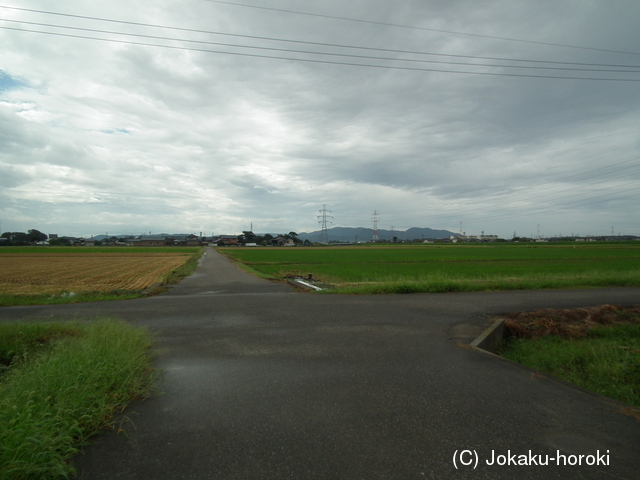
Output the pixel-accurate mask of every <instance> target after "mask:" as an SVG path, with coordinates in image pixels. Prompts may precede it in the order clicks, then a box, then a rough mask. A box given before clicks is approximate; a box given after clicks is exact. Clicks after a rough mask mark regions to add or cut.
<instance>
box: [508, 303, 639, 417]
mask: <svg viewBox="0 0 640 480" xmlns="http://www.w3.org/2000/svg"><path fill="white" fill-rule="evenodd" d="M506 317H507V318H506V320H505V336H506V342H505V345H504V346H503V348H502V349H501V350H500V352H499V353H500V355H502V356H503V357H505V358H508V359H510V360H513V361H515V362H518V363H521V364H523V365H526V366H527V367H529V368H533V369H535V370H538V371H540V372H543V373H547V374H550V375H553V376H555V377H557V378H560V379H562V380H565V381H567V382H570V383H573V384H575V385H578V386H580V387H583V388H586V389H589V390H592V391H594V392H597V393H600V394H602V395H606V396H608V397H611V398H613V399H615V400H619V401H621V402H625V403H627V404H629V405H632V406H634V407H636V408H640V307H626V308H625V307H619V306H613V305H604V306H602V307H597V308H584V309H569V310H551V309H546V310H539V311H536V312H530V313H518V314H511V315H507V316H506Z"/></svg>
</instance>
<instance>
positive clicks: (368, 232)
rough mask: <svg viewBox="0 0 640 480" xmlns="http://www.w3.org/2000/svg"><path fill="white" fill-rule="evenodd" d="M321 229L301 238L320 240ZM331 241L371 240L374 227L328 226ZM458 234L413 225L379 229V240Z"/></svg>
mask: <svg viewBox="0 0 640 480" xmlns="http://www.w3.org/2000/svg"><path fill="white" fill-rule="evenodd" d="M321 233H322V232H321V231H320V230H318V231H316V232H302V233H299V234H298V238H299V239H301V240H309V241H310V242H319V241H320V234H321ZM327 233H328V234H329V241H330V242H334V241H335V242H351V243H355V242H356V241H358V242H370V241H371V239H372V238H373V229H372V228H362V227H355V228H354V227H334V228H328V229H327ZM452 235H453V236H458V235H460V234H459V233H453V232H450V231H449V230H433V229H431V228H419V227H412V228H409V229H408V230H383V229H378V239H379V240H392V239H393V237H397V238H398V240H415V239H425V240H426V239H441V238H449V237H451V236H452Z"/></svg>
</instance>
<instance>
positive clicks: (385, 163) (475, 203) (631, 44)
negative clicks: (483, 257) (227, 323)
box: [0, 0, 640, 236]
mask: <svg viewBox="0 0 640 480" xmlns="http://www.w3.org/2000/svg"><path fill="white" fill-rule="evenodd" d="M256 5H257V6H267V7H274V8H279V9H284V10H300V9H302V8H303V7H302V6H301V5H300V4H299V3H298V2H292V1H288V0H278V1H276V2H275V3H269V4H266V3H262V2H258V3H256ZM23 7H24V8H33V9H42V10H49V9H51V8H52V7H50V6H49V5H48V4H47V3H46V2H42V1H37V0H31V1H29V2H27V4H26V5H24V6H23ZM304 8H305V9H306V11H307V12H308V13H311V14H318V15H328V16H334V17H344V18H356V19H361V20H366V21H369V22H378V23H363V22H353V21H347V20H340V19H330V18H326V17H323V16H314V15H295V14H293V13H284V12H281V11H280V12H276V11H270V10H264V9H253V8H247V7H239V6H231V5H226V4H216V3H214V2H195V3H193V4H190V8H188V9H185V8H184V5H183V3H182V2H177V1H173V0H163V1H159V2H156V3H155V4H154V5H153V6H148V5H143V4H131V3H123V2H119V1H118V2H111V3H109V4H93V3H87V2H84V1H80V0H75V1H70V2H67V3H65V5H64V7H60V8H56V9H55V11H59V12H63V13H71V14H75V15H85V16H92V17H102V18H111V19H120V20H125V21H129V22H140V23H145V24H155V25H172V26H178V27H182V28H188V29H192V30H207V31H218V32H226V33H231V34H239V35H250V36H254V37H271V38H281V39H292V40H302V41H305V42H316V43H321V44H324V45H310V44H307V45H296V44H293V43H287V42H275V41H270V40H264V39H262V40H259V39H255V38H254V39H250V38H241V37H237V36H236V37H233V36H222V35H209V34H204V33H197V32H185V31H171V30H167V29H158V28H155V27H152V26H146V27H143V26H134V25H117V24H114V23H104V22H97V21H94V20H87V19H84V20H82V19H78V18H64V17H53V16H48V15H43V14H35V13H27V12H21V11H17V10H7V11H5V12H3V14H4V15H5V18H11V19H15V20H22V21H25V22H27V21H30V22H47V23H56V24H58V25H67V26H75V27H82V28H95V29H104V30H118V31H121V32H126V33H136V34H144V35H154V36H163V37H173V38H182V39H186V38H189V39H192V40H198V41H210V42H220V43H228V44H243V45H255V46H260V47H265V48H266V47H269V48H270V47H275V48H281V49H292V48H294V49H300V50H306V51H316V52H327V53H349V54H352V55H359V56H361V57H362V56H372V57H391V58H395V59H397V60H382V59H372V58H369V59H366V58H356V57H342V58H341V57H335V56H334V57H322V56H319V55H312V54H304V53H291V52H278V51H269V50H256V49H253V50H247V49H240V48H237V47H232V46H223V45H204V44H195V43H185V42H181V41H176V40H168V39H167V40H159V39H156V40H152V39H143V38H133V37H125V36H114V35H109V34H90V33H88V32H84V33H81V32H78V31H76V32H70V31H64V30H60V29H54V28H52V27H50V28H48V30H49V31H54V30H55V31H58V32H60V33H74V34H82V35H93V36H95V37H100V38H110V39H113V40H119V41H123V40H124V41H138V42H143V43H156V44H162V45H167V46H173V47H186V48H195V49H209V50H215V51H217V52H219V53H206V52H202V51H193V50H186V49H167V48H159V47H148V46H139V45H138V46H137V45H131V44H126V43H115V42H104V41H97V40H87V39H78V38H68V37H62V36H44V35H41V34H37V33H29V32H17V31H12V30H2V29H0V40H1V41H2V44H3V45H6V46H7V48H4V49H3V51H2V53H0V55H1V57H0V58H1V59H2V64H3V71H2V76H1V78H0V172H2V177H1V178H0V182H1V184H2V187H3V189H2V193H1V195H2V199H3V201H2V207H0V216H2V219H3V227H4V228H5V229H11V230H20V229H23V230H24V229H28V228H41V227H42V228H53V229H56V230H58V232H62V233H70V234H91V233H94V234H95V233H100V232H101V231H103V230H106V229H109V231H111V232H113V233H116V230H121V231H123V232H124V231H137V230H141V229H142V230H143V231H149V230H151V231H161V230H162V231H207V232H209V231H216V232H218V233H223V232H224V233H234V232H235V233H237V232H239V231H241V230H243V229H246V228H248V225H250V224H251V222H253V224H254V228H255V229H256V230H258V231H278V230H283V231H284V230H286V231H289V230H300V231H303V230H312V229H315V228H317V226H318V225H317V219H316V215H317V213H318V209H319V208H321V205H322V204H328V205H329V208H331V209H332V210H333V212H334V213H333V215H334V222H335V224H336V225H346V226H369V225H370V224H371V214H372V213H373V211H374V210H377V211H378V212H380V213H381V214H382V216H381V222H382V223H381V225H383V226H385V228H386V227H390V226H391V225H393V226H394V227H395V228H396V229H401V228H408V227H411V226H427V227H432V228H449V229H452V230H457V229H458V228H459V223H460V222H461V221H462V222H463V224H464V225H466V226H467V227H465V229H466V230H468V231H475V230H478V232H476V233H479V231H480V230H484V231H485V232H487V233H489V232H491V233H496V234H499V235H504V236H510V235H511V234H512V233H513V231H514V230H517V231H518V232H519V233H522V234H529V233H531V231H534V230H535V229H536V228H537V224H541V229H543V230H545V231H546V233H547V234H556V233H559V231H560V230H561V229H563V230H565V233H569V230H573V231H580V232H582V233H585V234H586V233H590V232H591V233H607V232H609V231H610V229H611V227H612V226H614V225H613V224H615V228H616V230H617V231H623V232H624V233H634V234H640V230H639V228H640V227H638V214H637V213H636V210H637V209H636V208H635V204H637V200H638V197H637V195H638V194H639V193H640V191H638V189H637V185H638V183H637V182H638V181H639V180H640V138H639V134H638V130H637V125H638V124H639V123H640V122H639V113H640V95H638V93H637V85H638V83H637V82H614V81H587V80H569V79H559V78H528V77H526V76H502V75H505V74H506V75H538V76H550V77H593V78H595V77H597V78H620V79H632V80H639V79H640V74H639V73H625V72H619V73H616V72H611V71H594V72H588V71H581V70H580V69H592V70H621V69H620V68H613V67H600V66H598V65H630V66H631V67H629V68H624V70H634V71H636V72H638V70H639V69H638V68H637V66H638V65H640V51H636V49H637V45H638V40H639V38H638V33H637V26H636V25H635V20H636V19H637V18H638V14H640V6H638V5H636V4H635V3H632V2H618V3H616V4H615V5H611V3H610V2H604V1H599V0H598V1H594V2H588V3H585V2H581V1H577V0H575V1H574V0H563V1H551V0H549V1H546V0H545V1H541V2H536V3H535V4H533V3H532V4H527V3H518V2H508V1H506V0H492V1H489V2H482V4H481V5H479V4H478V2H474V1H470V0H469V1H461V2H435V3H434V2H429V3H425V2H420V1H417V0H416V1H406V2H401V3H400V4H398V3H397V2H396V3H390V2H382V1H378V0H373V1H372V0H367V1H364V0H362V1H355V2H346V3H345V2H338V1H333V0H331V1H329V2H324V3H322V4H314V5H307V6H304ZM380 22H381V23H384V24H387V25H383V24H381V23H380ZM390 24H396V25H406V26H408V27H411V28H401V27H398V26H391V25H390ZM12 26H15V25H14V24H12ZM22 28H24V29H36V28H35V27H29V26H28V25H27V24H23V26H22ZM446 32H449V33H446ZM450 32H461V33H465V34H454V33H450ZM505 38H510V39H520V40H523V41H513V40H505ZM328 44H341V45H358V46H362V47H372V48H378V49H387V50H403V51H414V52H423V53H435V54H440V55H416V54H409V53H398V52H389V51H387V52H385V51H370V50H365V49H349V50H345V49H341V48H336V47H332V46H330V45H328ZM560 45H573V46H577V47H584V48H568V47H566V46H560ZM612 51H618V52H631V53H632V54H622V53H614V52H612ZM237 53H244V54H251V55H267V56H276V57H288V58H298V59H308V60H311V59H313V60H324V61H328V62H342V63H352V64H373V65H378V66H380V67H382V68H371V67H358V66H355V65H332V64H323V63H312V62H296V61H286V60H277V59H267V58H255V57H248V56H240V55H235V54H237ZM442 54H449V55H451V54H453V55H457V57H445V56H442ZM469 57H474V58H469ZM478 57H491V58H492V59H488V58H487V59H482V58H478ZM398 59H413V60H421V61H422V60H429V61H437V62H450V63H423V62H411V63H406V62H401V61H399V60H398ZM499 59H519V60H536V61H539V62H542V61H544V62H571V63H572V64H575V65H564V64H560V63H533V62H522V61H521V62H512V61H509V62H506V61H501V60H499ZM452 62H453V63H452ZM455 62H457V63H463V62H464V63H469V64H470V65H457V64H455ZM479 64H492V65H503V66H502V67H488V66H485V67H480V66H478V65H479ZM507 65H519V66H529V67H532V66H534V67H543V66H544V67H548V68H549V69H545V70H542V69H540V68H536V69H533V68H526V69H525V68H518V69H516V68H510V67H508V66H507ZM388 67H406V68H413V69H423V70H422V71H415V70H413V71H412V70H397V69H393V68H388ZM558 67H566V68H572V69H573V70H553V69H551V68H558ZM437 70H447V71H449V72H448V73H447V72H442V71H437ZM455 72H459V73H455ZM467 72H478V73H488V74H501V75H500V76H494V75H473V74H469V73H467ZM3 79H4V80H3ZM7 79H8V80H7ZM16 79H19V80H16ZM1 85H5V86H10V87H11V88H2V87H1ZM23 219H27V220H23ZM545 226H546V227H545Z"/></svg>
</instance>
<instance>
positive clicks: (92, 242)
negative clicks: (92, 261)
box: [84, 239, 96, 247]
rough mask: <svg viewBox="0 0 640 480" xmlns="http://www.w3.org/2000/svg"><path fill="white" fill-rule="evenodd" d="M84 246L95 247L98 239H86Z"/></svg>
mask: <svg viewBox="0 0 640 480" xmlns="http://www.w3.org/2000/svg"><path fill="white" fill-rule="evenodd" d="M84 246H85V247H95V246H96V241H95V240H93V239H89V240H85V241H84Z"/></svg>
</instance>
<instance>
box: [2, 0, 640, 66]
mask: <svg viewBox="0 0 640 480" xmlns="http://www.w3.org/2000/svg"><path fill="white" fill-rule="evenodd" d="M0 8H4V9H10V10H19V11H25V12H32V13H40V14H45V15H54V16H61V17H67V18H76V19H82V20H92V21H99V22H108V23H116V24H121V25H131V26H138V27H149V28H159V29H164V30H175V31H180V32H189V33H203V34H208V35H220V36H228V37H236V38H246V39H251V40H267V41H272V42H282V43H294V44H300V45H313V46H322V47H334V48H347V49H355V50H368V51H376V52H385V53H402V54H410V55H423V56H437V57H450V58H467V59H474V60H493V61H504V62H519V63H533V64H556V65H572V66H588V67H606V68H633V69H640V65H628V64H606V63H605V64H603V63H587V62H561V61H557V60H533V59H522V58H505V57H488V56H480V55H460V54H449V53H436V52H422V51H417V50H400V49H391V48H376V47H366V46H362V45H345V44H339V43H326V42H310V41H305V40H292V39H286V38H275V37H264V36H257V35H243V34H239V33H229V32H218V31H213V30H200V29H194V28H184V27H174V26H168V25H158V24H152V23H142V22H132V21H127V20H114V19H109V18H101V17H91V16H87V15H75V14H69V13H59V12H48V11H44V10H33V9H28V8H19V7H7V6H4V5H0ZM3 20H5V21H13V22H20V20H13V19H12V20H8V19H3ZM22 23H30V24H34V25H38V24H36V23H33V22H22ZM43 25H49V24H43ZM49 26H56V27H60V28H74V27H65V26H61V25H49ZM114 33H115V32H114ZM118 33H119V32H118ZM159 38H163V37H159ZM175 40H177V39H175ZM184 41H190V40H184Z"/></svg>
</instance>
